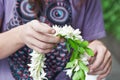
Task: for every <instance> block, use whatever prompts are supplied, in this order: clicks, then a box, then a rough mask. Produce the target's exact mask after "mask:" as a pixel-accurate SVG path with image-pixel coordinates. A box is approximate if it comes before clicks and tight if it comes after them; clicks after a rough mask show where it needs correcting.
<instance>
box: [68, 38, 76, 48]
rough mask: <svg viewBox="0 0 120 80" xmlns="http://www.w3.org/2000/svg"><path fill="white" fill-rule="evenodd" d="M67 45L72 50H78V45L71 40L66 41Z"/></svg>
mask: <svg viewBox="0 0 120 80" xmlns="http://www.w3.org/2000/svg"><path fill="white" fill-rule="evenodd" d="M68 43H69V44H70V46H71V47H72V48H73V49H74V50H78V45H77V44H76V43H75V42H74V41H73V40H72V39H68Z"/></svg>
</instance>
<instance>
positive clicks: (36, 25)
mask: <svg viewBox="0 0 120 80" xmlns="http://www.w3.org/2000/svg"><path fill="white" fill-rule="evenodd" d="M30 24H31V25H32V26H31V27H32V28H33V29H34V30H35V31H37V32H41V33H50V34H54V33H55V30H54V29H53V28H51V27H50V26H48V25H47V24H45V23H41V22H39V21H38V20H33V21H31V23H30Z"/></svg>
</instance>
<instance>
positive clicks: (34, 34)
mask: <svg viewBox="0 0 120 80" xmlns="http://www.w3.org/2000/svg"><path fill="white" fill-rule="evenodd" d="M20 27H21V33H20V39H21V41H22V43H24V44H25V45H27V46H28V47H30V48H31V49H33V50H36V51H38V52H40V53H48V52H50V51H51V49H52V48H53V47H54V46H55V45H56V44H57V43H59V42H60V41H61V40H62V39H61V38H60V37H55V36H53V34H54V33H55V30H54V29H53V28H51V27H50V26H48V25H47V24H45V23H41V22H39V21H37V20H33V21H31V22H28V23H26V24H24V25H21V26H20Z"/></svg>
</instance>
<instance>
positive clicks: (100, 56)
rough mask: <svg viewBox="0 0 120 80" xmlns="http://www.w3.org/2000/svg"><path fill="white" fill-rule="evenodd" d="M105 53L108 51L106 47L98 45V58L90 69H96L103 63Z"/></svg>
mask: <svg viewBox="0 0 120 80" xmlns="http://www.w3.org/2000/svg"><path fill="white" fill-rule="evenodd" d="M105 53H106V48H105V49H104V48H101V47H97V55H96V60H95V61H94V63H93V64H92V65H91V66H90V70H96V68H98V67H99V66H100V65H101V64H102V63H103V61H104V57H105Z"/></svg>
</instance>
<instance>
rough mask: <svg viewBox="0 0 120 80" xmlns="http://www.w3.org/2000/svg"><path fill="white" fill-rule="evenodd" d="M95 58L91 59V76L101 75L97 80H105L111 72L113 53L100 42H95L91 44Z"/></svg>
mask: <svg viewBox="0 0 120 80" xmlns="http://www.w3.org/2000/svg"><path fill="white" fill-rule="evenodd" d="M89 48H91V49H92V50H93V51H94V53H95V56H94V57H92V58H90V60H89V62H90V65H89V68H90V72H89V74H91V75H99V76H98V78H97V80H102V79H103V78H105V77H106V76H107V75H108V74H109V73H110V71H111V64H112V59H111V53H110V51H109V50H107V48H106V47H105V46H104V45H103V44H102V43H101V42H100V41H98V40H95V41H93V42H91V43H90V44H89Z"/></svg>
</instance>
